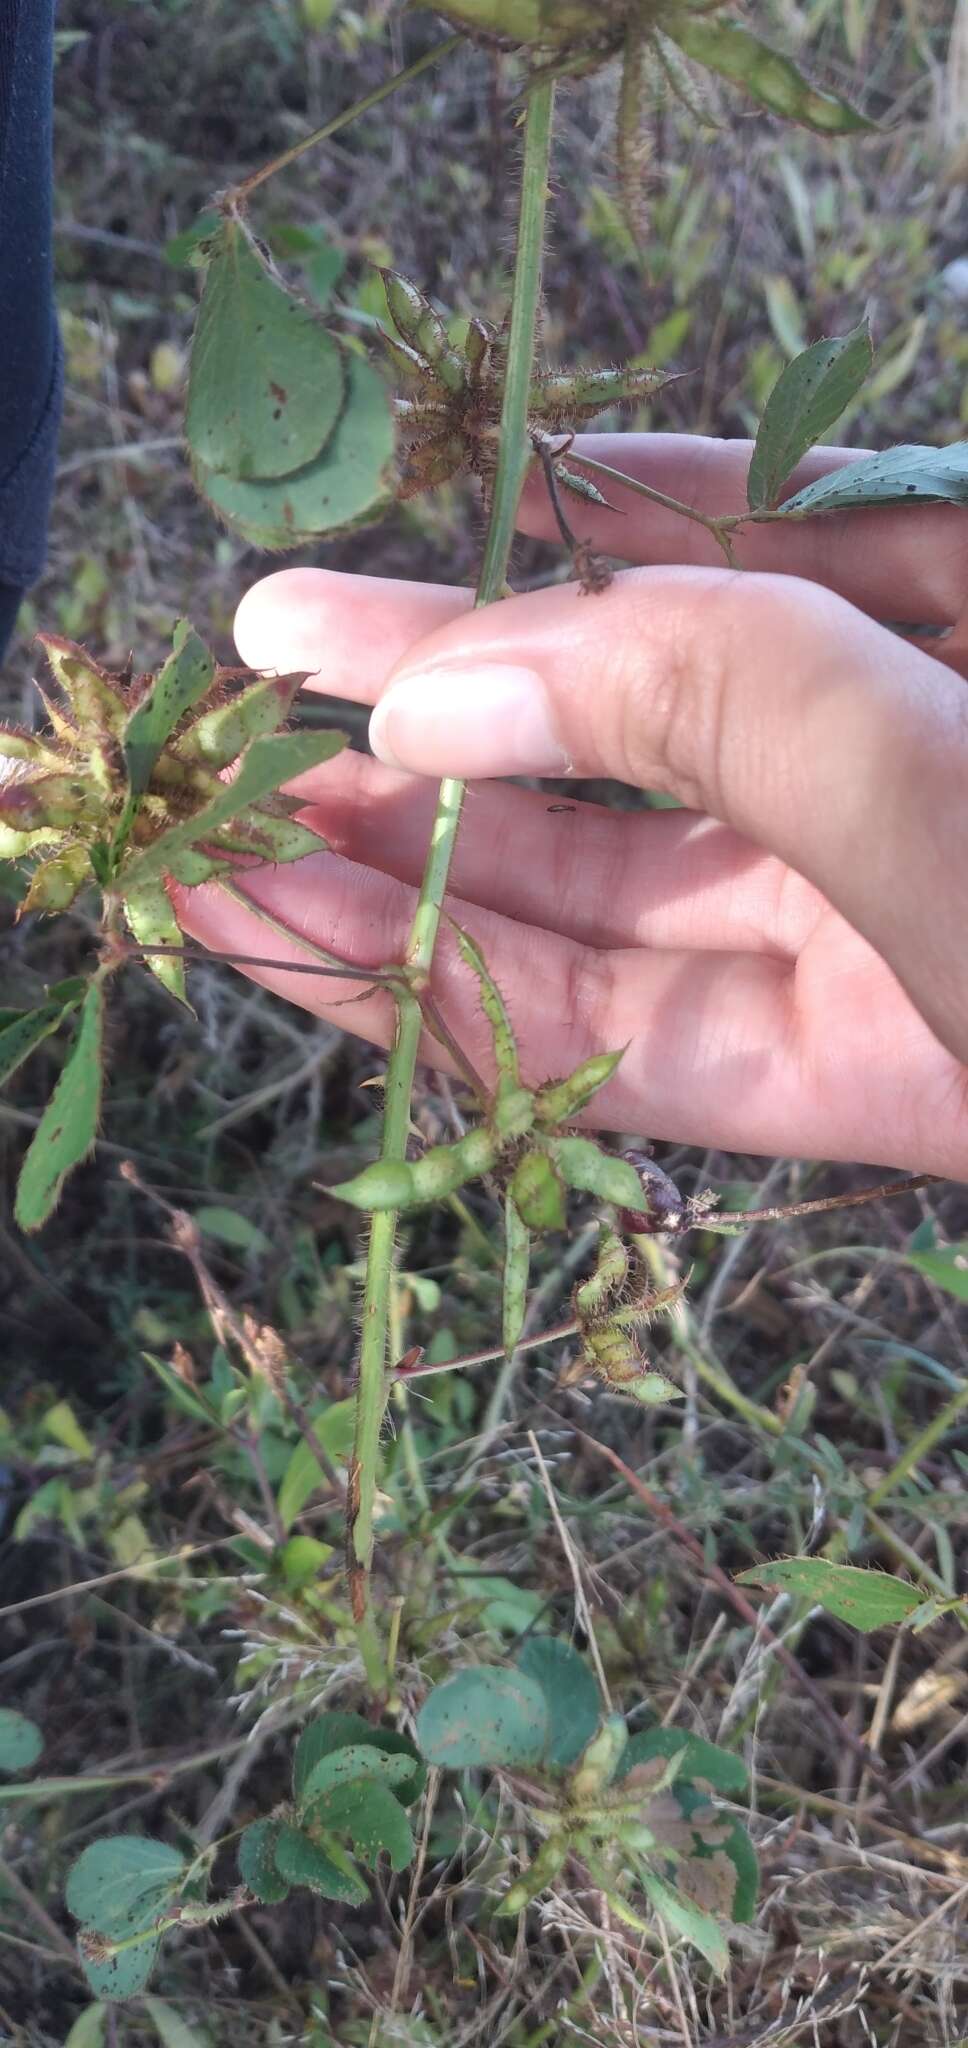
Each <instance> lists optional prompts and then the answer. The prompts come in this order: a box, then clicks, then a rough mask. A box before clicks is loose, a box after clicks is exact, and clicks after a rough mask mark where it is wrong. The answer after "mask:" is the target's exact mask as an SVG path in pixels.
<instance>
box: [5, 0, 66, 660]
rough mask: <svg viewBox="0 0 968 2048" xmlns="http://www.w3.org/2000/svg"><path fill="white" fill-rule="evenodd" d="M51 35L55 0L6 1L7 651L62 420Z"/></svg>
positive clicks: (41, 524) (38, 549)
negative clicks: (53, 209) (53, 219)
mask: <svg viewBox="0 0 968 2048" xmlns="http://www.w3.org/2000/svg"><path fill="white" fill-rule="evenodd" d="M53 43H54V0H0V652H2V649H3V645H4V642H5V640H6V637H7V634H8V633H9V630H10V627H11V625H12V623H13V619H14V618H15V617H16V610H17V604H18V601H19V598H20V596H21V595H22V593H23V591H24V590H26V588H27V587H28V585H29V584H31V583H32V582H33V581H34V580H35V578H36V577H37V576H39V575H40V572H41V570H42V568H43V566H44V556H45V551H46V544H47V520H48V515H49V511H50V498H51V489H52V485H53V480H54V463H55V459H56V453H57V429H58V424H59V419H60V401H61V354H60V342H59V337H58V332H57V322H56V318H55V314H54V299H53V258H52V239H53V238H52V229H51V127H52V114H51V101H52V81H53Z"/></svg>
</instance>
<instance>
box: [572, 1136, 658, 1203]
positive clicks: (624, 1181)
mask: <svg viewBox="0 0 968 2048" xmlns="http://www.w3.org/2000/svg"><path fill="white" fill-rule="evenodd" d="M551 1156H552V1158H553V1159H554V1161H555V1163H556V1165H557V1166H558V1167H559V1168H560V1169H561V1173H562V1175H563V1176H564V1179H565V1180H566V1181H567V1183H568V1186H569V1187H570V1188H581V1189H583V1190H584V1192H585V1193H586V1194H589V1195H598V1197H599V1199H600V1200H601V1201H603V1202H615V1203H616V1204H617V1205H618V1206H619V1207H620V1208H622V1209H636V1210H639V1209H647V1208H648V1200H647V1198H646V1196H645V1194H644V1193H643V1191H642V1183H641V1181H640V1179H639V1176H638V1174H637V1173H636V1171H635V1168H634V1166H630V1165H629V1163H628V1160H627V1159H616V1158H615V1157H614V1155H613V1154H612V1153H609V1152H602V1151H601V1150H600V1149H599V1147H598V1146H597V1145H594V1144H593V1143H592V1141H591V1139H590V1138H556V1139H555V1140H554V1142H553V1144H552V1146H551Z"/></svg>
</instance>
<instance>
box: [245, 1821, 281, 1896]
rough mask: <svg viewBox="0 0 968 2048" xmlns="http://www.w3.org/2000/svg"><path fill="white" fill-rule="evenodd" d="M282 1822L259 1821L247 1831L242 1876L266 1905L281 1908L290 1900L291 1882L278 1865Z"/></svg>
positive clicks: (254, 1822) (251, 1890) (250, 1888)
mask: <svg viewBox="0 0 968 2048" xmlns="http://www.w3.org/2000/svg"><path fill="white" fill-rule="evenodd" d="M279 1828H280V1822H279V1821H277V1820H256V1821H253V1823H252V1826H251V1827H249V1828H246V1830H245V1833H244V1834H243V1835H242V1837H241V1840H240V1842H239V1876H240V1878H241V1879H242V1882H243V1884H247V1885H248V1887H249V1890H250V1892H254V1893H255V1896H256V1898H257V1899H261V1900H262V1902H263V1904H264V1905H267V1906H273V1905H277V1904H278V1903H279V1901H280V1900H281V1899H286V1898H288V1896H289V1881H288V1879H287V1878H285V1877H283V1876H282V1875H281V1873H280V1871H279V1868H278V1865H277V1863H276V1843H277V1841H278V1839H279Z"/></svg>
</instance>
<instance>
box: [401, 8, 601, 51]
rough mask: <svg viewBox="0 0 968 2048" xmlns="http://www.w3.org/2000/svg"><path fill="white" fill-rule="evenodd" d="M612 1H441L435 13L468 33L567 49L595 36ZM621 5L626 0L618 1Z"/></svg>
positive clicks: (511, 41)
mask: <svg viewBox="0 0 968 2048" xmlns="http://www.w3.org/2000/svg"><path fill="white" fill-rule="evenodd" d="M615 4H616V0H444V5H443V6H440V5H439V0H437V12H438V14H442V15H443V17H444V20H445V21H449V22H451V23H452V24H453V26H454V28H462V29H466V30H467V32H468V34H471V35H473V34H477V35H482V36H491V37H496V38H498V39H499V40H500V41H502V42H508V43H523V44H525V45H526V46H528V47H532V48H535V47H536V48H541V47H543V46H546V47H547V48H548V49H561V48H567V46H568V44H569V43H573V42H575V41H578V40H580V39H581V38H582V37H586V38H587V37H589V36H596V35H598V34H599V33H600V31H601V27H602V14H603V12H606V13H607V11H608V9H609V7H611V8H612V11H614V9H615ZM619 4H620V5H622V6H623V7H624V5H625V4H626V0H619Z"/></svg>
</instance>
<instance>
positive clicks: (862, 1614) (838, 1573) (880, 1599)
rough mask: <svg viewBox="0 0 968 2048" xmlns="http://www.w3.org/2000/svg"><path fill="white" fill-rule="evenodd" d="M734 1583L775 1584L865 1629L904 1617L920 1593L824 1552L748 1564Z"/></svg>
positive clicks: (889, 1624)
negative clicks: (835, 1560) (837, 1561)
mask: <svg viewBox="0 0 968 2048" xmlns="http://www.w3.org/2000/svg"><path fill="white" fill-rule="evenodd" d="M738 1582H739V1584H740V1585H747V1586H781V1587H783V1588H784V1589H785V1590H786V1591H787V1592H790V1593H799V1594H801V1595H802V1597H803V1598H804V1599H806V1600H809V1601H812V1602H815V1603H816V1605H817V1606H818V1607H823V1608H825V1609H826V1612H827V1613H828V1614H834V1615H836V1617H837V1619H838V1621H846V1622H849V1623H850V1626H851V1628H858V1629H862V1630H863V1631H864V1633H865V1635H866V1634H869V1633H870V1631H871V1630H872V1629H875V1628H890V1627H892V1626H895V1625H896V1624H897V1623H898V1622H901V1621H906V1620H907V1618H908V1616H909V1615H911V1614H913V1613H914V1611H915V1608H917V1607H919V1606H920V1604H921V1601H922V1599H923V1597H924V1596H923V1593H922V1591H921V1589H920V1587H918V1586H911V1585H908V1584H907V1583H906V1581H905V1580H904V1579H895V1578H892V1577H891V1575H890V1573H889V1572H875V1571H864V1570H861V1569H860V1567H859V1566H857V1565H853V1564H830V1563H829V1562H828V1560H827V1559H826V1558H825V1557H781V1558H777V1559H776V1561H775V1562H774V1563H772V1564H757V1565H751V1566H750V1569H749V1570H748V1571H745V1572H740V1573H739V1574H738Z"/></svg>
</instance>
